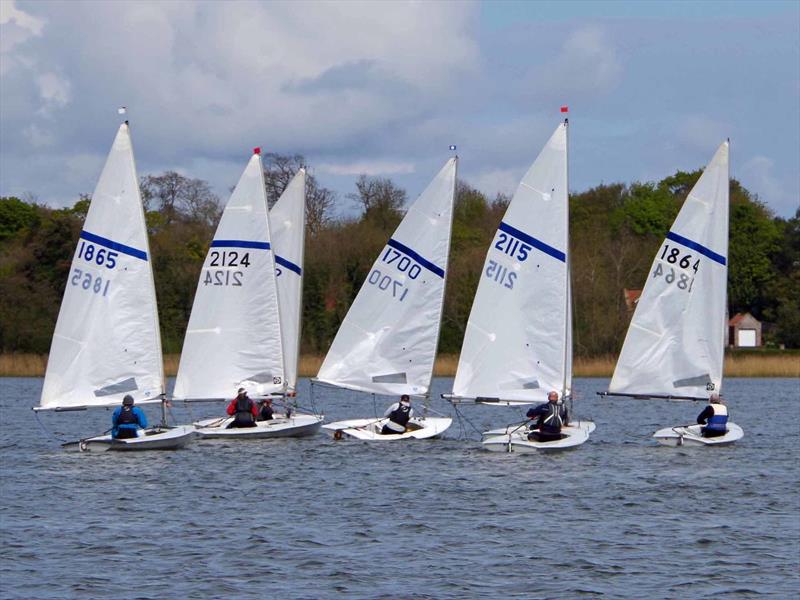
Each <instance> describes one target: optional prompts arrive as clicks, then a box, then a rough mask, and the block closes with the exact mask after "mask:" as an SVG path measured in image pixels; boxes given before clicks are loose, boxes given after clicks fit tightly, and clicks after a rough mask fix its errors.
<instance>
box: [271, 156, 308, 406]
mask: <svg viewBox="0 0 800 600" xmlns="http://www.w3.org/2000/svg"><path fill="white" fill-rule="evenodd" d="M269 219H270V228H271V230H272V243H273V247H274V248H275V263H276V266H275V272H276V274H277V282H278V304H279V306H280V313H281V336H282V337H283V358H284V376H285V379H286V387H287V389H289V390H294V389H295V388H296V387H297V360H298V357H299V354H300V323H301V320H302V310H303V245H304V243H305V231H306V170H305V169H300V170H299V171H298V172H297V175H295V176H294V178H293V179H292V180H291V181H290V182H289V185H288V186H287V187H286V189H285V190H284V191H283V194H281V197H280V198H279V199H278V201H277V202H276V203H275V205H274V206H273V207H272V209H271V210H270V211H269Z"/></svg>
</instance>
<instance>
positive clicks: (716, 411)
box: [697, 402, 728, 431]
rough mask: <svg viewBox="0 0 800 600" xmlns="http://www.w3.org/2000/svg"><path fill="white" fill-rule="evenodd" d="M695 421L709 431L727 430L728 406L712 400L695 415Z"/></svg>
mask: <svg viewBox="0 0 800 600" xmlns="http://www.w3.org/2000/svg"><path fill="white" fill-rule="evenodd" d="M697 423H698V424H700V425H705V426H706V429H710V430H711V431H727V430H728V407H727V406H725V405H724V404H719V403H716V402H712V403H711V404H709V405H708V406H706V407H705V408H704V409H703V412H701V413H700V414H699V415H697Z"/></svg>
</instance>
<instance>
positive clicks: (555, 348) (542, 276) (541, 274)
mask: <svg viewBox="0 0 800 600" xmlns="http://www.w3.org/2000/svg"><path fill="white" fill-rule="evenodd" d="M567 182H568V178H567V121H564V122H563V123H561V124H560V125H559V126H558V128H557V129H556V131H555V133H553V135H552V137H551V138H550V140H549V141H548V142H547V144H546V145H545V147H544V149H543V150H542V152H541V153H540V154H539V156H538V157H537V159H536V160H535V161H534V163H533V165H532V166H531V167H530V169H529V170H528V172H527V173H526V174H525V176H524V177H523V179H522V182H521V183H520V184H519V187H518V188H517V191H516V193H515V194H514V196H513V198H512V199H511V202H510V203H509V205H508V209H507V210H506V213H505V215H504V216H503V219H502V221H501V223H500V226H499V228H498V230H497V233H496V234H495V237H494V239H493V240H492V244H491V246H490V247H489V251H488V253H487V255H486V262H485V263H484V267H483V272H482V273H483V274H482V277H481V279H480V282H479V283H478V291H477V292H476V294H475V300H474V302H473V304H472V310H471V312H470V316H469V320H468V323H467V329H466V332H465V335H464V343H463V346H462V348H461V355H460V357H459V361H458V367H457V370H456V377H455V381H454V382H453V393H452V394H444V395H443V396H442V397H443V398H445V399H447V400H449V401H450V402H452V403H453V404H460V403H478V404H490V405H493V406H521V405H526V404H532V403H544V402H547V394H548V392H550V391H551V390H555V391H558V392H559V397H560V398H561V401H562V402H564V401H567V400H570V399H571V396H572V323H571V321H572V302H571V300H572V298H571V292H572V289H571V285H570V269H569V222H568V217H569V206H568V191H569V190H568V183H567ZM592 431H594V423H591V422H588V421H573V422H571V423H570V424H569V425H568V426H566V427H563V428H562V430H561V435H562V438H561V439H560V440H554V441H548V442H540V441H534V440H529V439H528V433H529V430H528V428H527V427H526V426H525V424H518V425H511V426H508V427H505V428H501V429H494V430H491V431H487V432H485V433H484V434H483V438H484V439H483V447H484V448H485V449H486V450H489V451H492V452H519V453H534V452H539V451H543V450H563V449H566V448H572V447H575V446H579V445H580V444H583V443H584V442H585V441H586V440H587V439H588V438H589V434H590V433H591V432H592Z"/></svg>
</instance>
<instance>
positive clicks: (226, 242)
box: [174, 153, 284, 400]
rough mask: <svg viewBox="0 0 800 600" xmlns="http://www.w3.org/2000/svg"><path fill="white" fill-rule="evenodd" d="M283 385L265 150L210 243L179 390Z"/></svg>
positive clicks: (219, 393) (220, 391)
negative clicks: (263, 166) (266, 184)
mask: <svg viewBox="0 0 800 600" xmlns="http://www.w3.org/2000/svg"><path fill="white" fill-rule="evenodd" d="M240 386H241V387H244V388H245V389H246V390H247V391H248V392H249V393H250V394H252V395H264V394H269V393H274V392H280V391H283V390H284V369H283V349H282V343H281V330H280V317H279V313H278V293H277V287H276V281H275V261H274V259H273V253H272V245H271V239H270V228H269V221H268V217H267V198H266V190H265V187H264V173H263V169H262V166H261V157H260V155H259V154H258V153H256V154H254V155H253V157H252V158H251V159H250V162H249V163H248V164H247V167H246V168H245V170H244V173H242V176H241V178H240V179H239V183H238V184H237V185H236V188H235V189H234V190H233V193H232V194H231V197H230V200H229V201H228V204H227V206H226V207H225V211H224V212H223V213H222V218H221V220H220V223H219V226H218V227H217V231H216V233H215V234H214V239H213V240H212V242H211V247H210V248H209V250H208V254H207V255H206V258H205V261H204V263H203V270H202V271H201V273H200V281H199V282H198V285H197V293H196V295H195V299H194V306H193V308H192V315H191V317H190V318H189V327H188V329H187V330H186V338H185V340H184V343H183V352H182V354H181V362H180V366H179V368H178V376H177V378H176V381H175V392H174V397H175V398H176V399H181V400H197V399H212V398H217V399H219V398H229V397H233V396H234V395H236V390H237V388H238V387H240Z"/></svg>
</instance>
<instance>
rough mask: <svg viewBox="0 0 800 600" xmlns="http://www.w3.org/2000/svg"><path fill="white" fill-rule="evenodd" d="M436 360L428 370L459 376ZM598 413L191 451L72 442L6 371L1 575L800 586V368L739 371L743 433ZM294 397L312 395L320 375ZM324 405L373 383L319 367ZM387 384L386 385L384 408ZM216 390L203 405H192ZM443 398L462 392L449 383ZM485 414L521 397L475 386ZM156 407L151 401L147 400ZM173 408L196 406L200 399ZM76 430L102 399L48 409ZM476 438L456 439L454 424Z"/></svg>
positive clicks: (521, 590)
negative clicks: (518, 440)
mask: <svg viewBox="0 0 800 600" xmlns="http://www.w3.org/2000/svg"><path fill="white" fill-rule="evenodd" d="M449 383H450V382H449V380H445V379H442V380H437V381H436V385H435V388H434V391H435V392H436V393H437V394H438V393H440V392H442V391H448V390H449ZM606 383H607V382H606V381H604V380H598V379H594V380H592V379H583V380H578V381H577V382H576V389H577V396H578V400H577V401H576V409H577V410H578V413H579V415H580V416H582V417H588V418H592V419H593V420H595V422H596V423H597V430H596V431H595V433H594V434H593V435H592V437H591V438H590V440H589V442H588V443H586V444H585V445H584V446H582V447H580V448H579V449H577V450H575V451H572V452H567V453H562V454H556V455H536V456H522V455H506V454H490V453H488V452H484V451H483V450H481V449H480V447H479V444H478V443H477V441H476V440H477V436H476V435H475V434H474V431H473V430H472V428H471V426H470V424H468V423H466V422H463V425H464V430H465V432H466V434H467V435H468V436H469V439H463V437H461V433H462V432H461V429H460V427H459V423H458V422H456V423H454V425H453V427H452V428H451V429H450V430H449V431H448V437H447V438H446V439H443V440H433V441H409V442H406V443H398V444H391V443H389V444H375V443H373V444H367V443H363V442H357V441H353V440H349V441H341V442H334V441H332V440H331V439H330V438H328V437H327V436H326V435H324V434H320V435H319V436H318V437H316V438H312V439H300V440H261V441H251V442H220V441H202V442H198V443H196V444H195V445H194V446H192V447H190V448H188V449H186V450H183V451H177V452H166V453H158V452H152V453H138V454H137V453H134V454H128V453H103V454H83V455H81V454H68V453H64V452H62V451H61V450H60V448H59V446H58V443H57V441H56V440H54V439H53V437H51V436H50V435H48V434H46V433H45V432H44V431H43V430H42V429H41V428H40V427H39V425H38V424H37V422H36V419H35V417H34V415H33V413H32V411H31V410H30V407H31V406H32V405H33V404H35V403H36V402H37V401H38V395H39V392H40V389H41V384H42V380H40V379H4V380H0V420H1V426H0V446H1V447H2V488H1V492H0V499H1V500H2V503H1V505H0V525H1V527H0V536H1V537H0V592H2V596H3V597H7V598H107V597H117V598H188V597H191V598H193V599H194V598H225V597H227V598H278V597H282V598H314V599H316V598H334V597H336V598H338V597H342V596H348V597H355V598H476V597H486V598H496V597H518V598H582V597H600V596H603V597H608V598H645V597H648V598H675V597H683V598H710V597H718V596H719V595H722V594H724V595H725V597H726V598H749V597H767V598H789V597H796V596H797V593H798V589H800V576H798V568H799V567H800V516H799V515H800V497H799V496H798V483H799V481H798V480H799V479H800V468H799V467H798V458H799V455H800V453H799V452H798V437H800V436H799V431H798V423H799V422H800V420H799V419H800V414H799V411H798V397H799V396H800V382H798V380H796V379H795V380H788V379H784V380H778V379H773V380H763V379H759V380H755V379H754V380H745V379H741V380H728V381H726V390H725V391H726V397H727V399H728V403H729V406H730V409H731V413H732V415H733V419H734V420H735V421H736V422H738V423H739V424H740V425H742V426H743V427H744V429H745V437H744V439H742V440H741V441H740V442H738V443H737V444H735V445H734V446H732V447H726V448H686V449H682V448H665V447H660V446H657V445H655V443H654V442H652V441H651V440H650V434H651V433H652V432H653V431H655V429H657V428H659V427H662V426H666V425H677V424H682V423H686V422H690V421H692V420H693V419H694V417H695V416H696V414H697V413H698V412H699V411H700V409H701V407H700V406H699V405H695V404H689V403H677V402H663V401H651V402H647V401H640V400H626V399H606V398H597V397H595V396H594V392H595V391H597V390H602V389H605V385H606ZM301 392H302V393H301V398H303V400H304V401H305V403H308V402H309V397H308V396H309V395H308V382H303V387H302V390H301ZM315 398H316V402H317V405H318V406H319V407H321V408H323V409H324V411H325V413H326V415H327V417H328V420H332V419H336V418H341V417H358V416H371V415H372V414H373V404H372V399H371V398H370V397H369V396H361V395H358V394H353V393H349V392H345V391H340V390H330V389H324V388H320V387H319V386H315ZM386 404H388V400H386V399H379V406H378V407H377V408H378V410H382V409H383V408H384V405H386ZM221 408H222V407H221V406H209V405H202V407H201V408H199V409H198V408H197V407H193V409H192V410H193V413H194V414H193V416H194V417H199V416H201V415H202V414H210V413H211V414H213V412H214V411H215V410H221ZM434 408H436V409H437V410H440V411H442V412H446V413H451V412H452V409H451V408H450V407H449V405H447V404H445V403H443V402H442V401H438V400H437V401H436V402H434ZM461 411H462V413H463V414H464V415H465V416H466V417H467V418H469V420H470V421H472V423H474V425H475V426H476V427H478V428H482V427H489V426H499V425H503V424H506V423H510V422H512V421H515V420H517V418H518V415H519V414H520V413H519V411H518V410H515V409H505V408H497V407H463V408H462V409H461ZM147 412H148V416H149V417H150V418H151V420H155V419H156V417H157V415H156V411H155V410H153V409H152V408H149V407H148V408H147ZM174 412H175V415H176V416H177V417H178V418H179V419H180V420H181V421H182V422H186V421H187V420H188V419H189V415H188V414H187V413H186V412H185V409H179V408H176V409H175V410H174ZM40 418H41V421H42V423H43V424H44V425H45V427H46V428H47V429H48V430H49V431H50V432H52V433H55V434H56V435H57V436H58V437H60V438H62V439H63V440H67V439H74V438H76V437H82V436H85V435H87V434H90V433H99V432H101V431H103V430H105V429H106V428H107V427H108V426H109V425H108V421H109V420H110V412H107V411H103V410H95V411H87V412H78V413H61V414H52V413H48V414H43V415H40ZM459 438H461V439H459Z"/></svg>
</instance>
